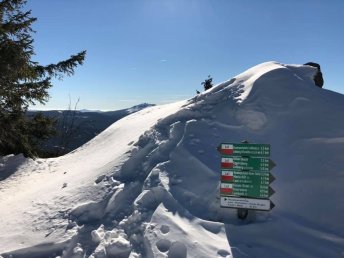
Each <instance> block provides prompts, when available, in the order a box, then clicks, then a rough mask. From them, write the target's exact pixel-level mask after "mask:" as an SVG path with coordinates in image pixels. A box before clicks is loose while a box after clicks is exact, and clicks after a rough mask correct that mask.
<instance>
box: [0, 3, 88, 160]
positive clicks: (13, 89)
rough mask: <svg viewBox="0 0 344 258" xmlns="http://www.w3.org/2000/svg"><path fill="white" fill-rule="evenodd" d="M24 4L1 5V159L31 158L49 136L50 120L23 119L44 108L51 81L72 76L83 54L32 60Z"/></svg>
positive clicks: (28, 19)
mask: <svg viewBox="0 0 344 258" xmlns="http://www.w3.org/2000/svg"><path fill="white" fill-rule="evenodd" d="M25 4H26V1H25V0H2V1H0V155H7V154H12V153H13V154H18V153H23V154H24V155H25V156H30V157H33V156H34V155H35V154H36V151H37V146H38V143H39V142H40V141H42V140H44V139H47V138H48V137H49V136H51V135H52V133H53V131H54V129H53V123H54V121H53V120H52V119H51V118H48V117H44V116H43V115H42V114H38V115H37V116H35V117H33V118H29V117H27V116H26V115H25V113H26V111H27V109H28V106H29V105H30V104H35V103H41V104H45V103H46V102H47V101H48V98H49V94H48V89H49V88H50V87H52V83H51V79H52V78H53V77H57V78H59V79H61V78H62V77H63V75H67V76H70V75H73V74H74V68H75V67H76V66H77V65H81V64H82V63H83V61H84V58H85V55H86V51H82V52H80V53H78V54H76V55H72V56H71V57H70V58H69V59H67V60H64V61H61V62H58V63H56V64H49V65H45V66H43V65H41V64H39V63H38V62H35V61H33V60H32V57H33V56H34V54H35V52H34V48H33V42H34V40H33V37H32V34H33V33H34V31H33V29H32V24H33V23H34V22H35V21H36V18H34V17H31V11H23V7H24V6H25Z"/></svg>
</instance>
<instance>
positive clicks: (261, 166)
mask: <svg viewBox="0 0 344 258" xmlns="http://www.w3.org/2000/svg"><path fill="white" fill-rule="evenodd" d="M269 163H270V160H269V159H268V158H252V157H242V156H230V157H226V156H224V157H222V158H221V168H228V169H233V170H254V171H262V172H269V170H270V169H269Z"/></svg>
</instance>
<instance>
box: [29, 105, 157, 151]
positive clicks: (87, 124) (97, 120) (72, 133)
mask: <svg viewBox="0 0 344 258" xmlns="http://www.w3.org/2000/svg"><path fill="white" fill-rule="evenodd" d="M151 106H154V104H148V103H142V104H139V105H135V106H133V107H130V108H126V109H120V110H115V111H100V110H87V109H82V110H47V111H36V110H30V111H28V113H27V114H28V116H34V115H35V114H36V113H38V112H40V113H43V114H44V115H45V116H49V117H54V118H56V119H57V125H56V128H57V135H56V136H55V137H53V138H51V139H50V140H48V141H46V142H44V143H43V146H42V147H43V150H44V152H45V154H44V155H47V156H59V155H62V154H65V153H68V152H71V151H73V150H75V149H76V148H78V147H80V146H81V145H83V144H85V143H86V142H88V141H89V140H91V139H92V138H93V137H95V136H96V135H98V134H99V133H101V132H102V131H103V130H105V129H106V128H107V127H109V126H110V125H111V124H112V123H114V122H116V121H118V120H119V119H121V118H123V117H125V116H127V115H130V114H132V113H135V112H138V111H140V110H142V109H145V108H147V107H151Z"/></svg>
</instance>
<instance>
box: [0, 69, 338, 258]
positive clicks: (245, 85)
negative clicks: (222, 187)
mask: <svg viewBox="0 0 344 258" xmlns="http://www.w3.org/2000/svg"><path fill="white" fill-rule="evenodd" d="M315 71H316V70H315V68H312V67H309V66H300V65H283V64H279V63H276V62H268V63H263V64H261V65H258V66H255V67H253V68H251V69H249V70H247V71H246V72H244V73H242V74H240V75H238V76H236V77H235V78H233V79H231V80H229V81H227V82H224V83H222V84H219V85H217V86H215V87H213V88H212V89H210V90H208V91H206V92H203V93H201V94H199V95H197V96H195V97H194V98H192V99H190V100H186V101H182V102H178V103H173V104H169V105H163V106H154V107H150V108H146V109H144V110H142V111H139V112H137V113H134V114H132V115H129V116H127V117H125V118H123V119H121V120H119V121H117V122H116V123H114V124H113V125H112V126H110V127H109V128H108V129H107V130H105V131H104V132H103V133H101V134H100V135H98V136H97V137H96V138H94V139H93V140H92V141H90V142H89V143H87V144H85V145H84V146H82V147H80V148H79V149H77V150H76V151H74V152H72V153H70V154H68V155H65V156H63V157H60V158H55V159H36V160H28V159H25V158H23V157H22V156H15V157H14V156H7V157H2V158H1V159H0V178H1V179H2V181H0V254H2V256H3V257H5V258H6V257H10V255H11V254H12V255H14V257H20V258H21V257H23V258H24V257H25V258H26V257H28V258H30V257H73V258H79V257H80V258H81V257H94V258H103V257H119V258H121V257H130V258H135V257H141V258H145V257H169V258H184V257H195V258H196V257H197V258H203V257H204V258H212V257H219V258H221V257H227V258H230V257H343V256H344V220H343V214H344V201H343V200H342V198H343V196H344V187H343V185H344V155H343V153H344V96H343V95H341V94H338V93H335V92H331V91H329V90H326V89H320V88H318V87H316V86H315V85H314V82H313V80H312V77H313V75H314V73H315ZM325 86H326V85H325ZM328 87H330V86H328ZM243 140H248V141H249V142H251V143H268V144H271V153H272V154H271V158H272V160H273V161H274V162H275V163H276V164H277V167H275V168H274V169H273V171H272V172H273V174H274V176H275V178H276V180H275V181H274V182H273V183H272V187H273V188H274V190H275V191H276V193H275V194H274V195H273V196H272V197H271V199H272V201H273V202H274V204H275V205H276V207H275V208H274V209H273V210H271V211H270V212H257V211H256V212H250V213H249V217H248V218H247V219H246V220H245V221H241V220H238V219H237V214H236V210H234V209H228V208H220V200H219V183H220V182H219V179H220V169H219V166H220V155H219V153H218V152H217V150H216V148H217V146H218V145H219V144H220V143H221V142H241V141H243Z"/></svg>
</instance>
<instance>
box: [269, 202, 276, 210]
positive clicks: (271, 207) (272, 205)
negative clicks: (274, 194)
mask: <svg viewBox="0 0 344 258" xmlns="http://www.w3.org/2000/svg"><path fill="white" fill-rule="evenodd" d="M275 206H276V205H275V204H274V203H273V202H272V201H270V210H272V209H273V208H274V207H275Z"/></svg>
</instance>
